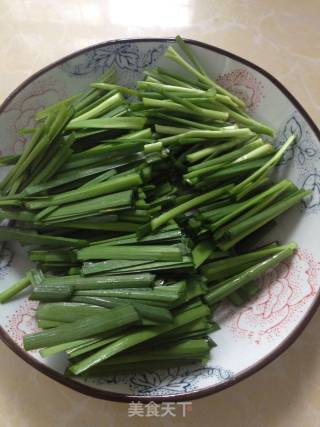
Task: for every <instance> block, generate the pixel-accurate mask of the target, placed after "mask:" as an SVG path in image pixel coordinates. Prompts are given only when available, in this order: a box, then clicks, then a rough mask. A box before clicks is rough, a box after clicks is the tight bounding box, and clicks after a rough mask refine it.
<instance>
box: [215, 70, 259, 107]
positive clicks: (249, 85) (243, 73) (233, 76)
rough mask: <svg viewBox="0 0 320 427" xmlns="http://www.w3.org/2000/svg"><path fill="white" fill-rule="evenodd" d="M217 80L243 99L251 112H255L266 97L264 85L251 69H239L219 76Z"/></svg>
mask: <svg viewBox="0 0 320 427" xmlns="http://www.w3.org/2000/svg"><path fill="white" fill-rule="evenodd" d="M217 82H218V83H219V84H220V85H221V86H223V87H224V88H226V89H227V90H229V91H230V92H231V93H232V94H234V95H236V96H238V97H239V98H240V99H242V100H243V101H244V102H245V103H246V105H247V107H248V110H249V111H250V112H254V111H255V110H256V109H257V107H258V106H259V104H260V102H261V100H262V98H264V96H265V95H264V93H263V92H264V86H263V84H262V83H261V82H260V81H259V80H258V79H257V78H256V77H255V76H254V74H253V73H252V72H251V71H248V70H246V69H237V70H234V71H231V72H230V73H225V74H222V75H220V76H218V78H217Z"/></svg>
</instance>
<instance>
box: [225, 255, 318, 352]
mask: <svg viewBox="0 0 320 427" xmlns="http://www.w3.org/2000/svg"><path fill="white" fill-rule="evenodd" d="M319 271H320V263H319V262H317V261H315V259H314V258H313V256H312V255H311V254H310V253H308V252H307V251H304V250H299V251H298V252H297V254H296V255H295V256H294V257H293V258H292V260H291V261H288V262H284V263H282V264H281V265H279V266H278V267H277V268H275V269H272V270H270V271H268V272H267V273H266V274H265V275H264V276H263V277H262V278H261V279H260V284H261V286H262V290H261V292H260V293H259V294H258V295H257V297H256V298H255V299H254V300H252V301H250V302H249V303H248V304H246V305H245V306H244V307H243V308H242V309H240V310H238V309H237V310H234V312H233V313H232V316H228V319H227V320H226V322H225V326H226V327H228V328H230V329H231V330H232V332H233V334H234V336H235V337H238V338H246V339H249V340H250V341H252V342H255V343H257V344H259V343H260V342H261V341H262V340H273V339H274V338H276V337H279V336H280V337H281V335H283V334H285V333H286V329H287V328H291V327H292V325H294V324H296V323H297V321H298V320H299V319H301V317H302V316H303V314H304V313H305V311H306V310H307V308H308V305H309V304H310V302H311V301H312V299H313V298H314V296H315V294H316V293H317V292H318V290H319V277H318V274H319Z"/></svg>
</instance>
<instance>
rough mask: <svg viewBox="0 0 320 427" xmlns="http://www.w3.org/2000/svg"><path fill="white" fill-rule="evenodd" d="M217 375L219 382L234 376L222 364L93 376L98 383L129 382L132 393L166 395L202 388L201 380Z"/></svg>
mask: <svg viewBox="0 0 320 427" xmlns="http://www.w3.org/2000/svg"><path fill="white" fill-rule="evenodd" d="M210 377H211V378H212V377H215V378H216V379H217V380H218V382H223V381H228V380H230V379H232V378H233V377H234V374H233V372H232V371H230V370H227V369H225V368H222V367H221V366H214V367H204V366H199V365H195V366H188V367H177V368H168V369H159V370H156V371H145V372H141V373H135V374H131V375H112V376H107V377H101V378H94V379H93V378H91V379H90V382H92V381H94V382H95V383H96V384H99V385H102V384H127V385H128V386H129V388H130V391H131V392H132V393H136V394H144V395H166V394H178V393H185V392H189V391H193V390H197V389H199V388H202V386H201V384H199V383H200V382H201V380H203V379H205V378H210Z"/></svg>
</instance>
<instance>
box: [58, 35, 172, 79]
mask: <svg viewBox="0 0 320 427" xmlns="http://www.w3.org/2000/svg"><path fill="white" fill-rule="evenodd" d="M164 50H165V45H164V44H159V45H157V46H156V47H153V48H151V49H148V50H146V51H143V50H142V49H141V48H140V47H139V46H138V45H137V44H131V43H120V44H118V43H117V44H115V45H106V46H102V47H99V48H97V49H93V50H91V51H90V52H87V53H85V54H83V55H80V56H77V57H76V58H74V59H71V60H69V61H67V62H65V63H63V64H62V66H61V67H62V69H63V70H64V71H65V72H67V73H69V74H71V75H75V76H81V75H84V74H89V73H92V72H97V71H100V72H103V71H105V70H106V69H107V68H110V67H111V66H112V65H115V66H117V67H118V68H120V69H122V70H128V71H131V72H136V73H137V72H141V71H142V70H143V69H144V68H145V67H148V66H151V65H152V64H153V63H154V62H155V61H156V60H158V59H159V57H160V56H161V55H162V54H163V53H164Z"/></svg>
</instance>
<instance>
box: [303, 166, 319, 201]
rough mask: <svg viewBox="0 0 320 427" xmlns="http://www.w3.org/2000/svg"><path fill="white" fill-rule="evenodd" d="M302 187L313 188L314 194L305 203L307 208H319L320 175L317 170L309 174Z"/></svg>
mask: <svg viewBox="0 0 320 427" xmlns="http://www.w3.org/2000/svg"><path fill="white" fill-rule="evenodd" d="M302 188H303V189H305V190H311V191H312V194H311V196H310V197H308V199H307V200H305V201H304V202H303V203H304V205H305V207H306V208H307V209H313V208H319V207H320V175H319V174H318V173H317V171H315V172H314V173H312V174H310V175H308V176H307V177H306V178H305V180H304V182H303V184H302Z"/></svg>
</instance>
